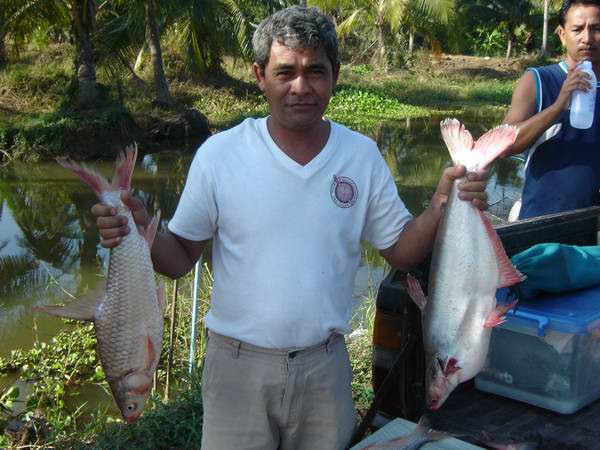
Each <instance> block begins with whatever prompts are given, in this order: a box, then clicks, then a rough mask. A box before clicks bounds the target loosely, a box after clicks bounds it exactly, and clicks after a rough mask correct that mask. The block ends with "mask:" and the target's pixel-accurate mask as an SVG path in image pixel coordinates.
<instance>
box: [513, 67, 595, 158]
mask: <svg viewBox="0 0 600 450" xmlns="http://www.w3.org/2000/svg"><path fill="white" fill-rule="evenodd" d="M586 77H587V75H586V74H584V73H583V72H581V71H579V70H577V69H571V70H569V73H568V74H567V78H566V79H565V81H564V82H563V85H562V87H561V89H560V92H559V94H558V97H557V98H556V100H555V101H554V103H553V104H552V105H550V106H549V107H547V108H545V109H543V110H542V111H540V112H539V113H537V114H536V111H537V105H536V101H535V95H536V80H535V75H534V74H533V72H531V71H528V72H526V73H525V74H524V75H523V76H522V77H521V79H520V80H519V82H518V83H517V86H516V87H515V90H514V92H513V96H512V101H511V105H510V110H509V111H508V113H507V114H506V117H505V118H504V123H506V124H510V125H515V126H517V127H518V128H519V134H518V135H517V139H516V140H515V143H514V144H513V145H512V146H511V147H510V148H509V149H508V150H507V151H506V152H505V153H504V155H503V156H505V157H506V156H510V155H515V154H517V153H521V152H522V151H523V150H525V149H526V148H528V147H530V146H531V145H533V144H534V143H535V141H537V140H538V138H539V137H540V136H541V135H542V134H543V133H544V132H545V131H546V130H547V129H548V128H549V127H550V126H551V125H552V124H553V123H554V122H555V121H556V119H557V118H558V117H559V116H560V114H561V113H562V112H563V111H566V110H567V109H569V105H570V104H571V94H572V93H573V91H574V90H577V89H581V90H588V89H590V87H591V86H590V84H589V83H588V82H587V78H586Z"/></svg>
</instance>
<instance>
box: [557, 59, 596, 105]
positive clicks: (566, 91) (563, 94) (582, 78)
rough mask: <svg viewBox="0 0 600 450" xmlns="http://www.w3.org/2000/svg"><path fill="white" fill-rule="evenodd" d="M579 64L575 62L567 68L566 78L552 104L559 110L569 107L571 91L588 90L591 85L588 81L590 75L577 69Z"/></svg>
mask: <svg viewBox="0 0 600 450" xmlns="http://www.w3.org/2000/svg"><path fill="white" fill-rule="evenodd" d="M580 65H581V63H580V64H577V65H576V66H575V67H572V68H569V73H568V74H567V78H566V79H565V81H564V82H563V85H562V87H561V88H560V92H559V93H558V97H557V98H556V100H555V101H554V104H553V106H555V107H556V108H558V109H560V110H561V111H566V110H567V109H569V106H570V105H571V96H572V95H573V91H589V90H590V89H591V88H592V85H591V84H590V82H589V78H590V76H589V75H588V74H587V73H585V72H582V71H581V70H579V67H580Z"/></svg>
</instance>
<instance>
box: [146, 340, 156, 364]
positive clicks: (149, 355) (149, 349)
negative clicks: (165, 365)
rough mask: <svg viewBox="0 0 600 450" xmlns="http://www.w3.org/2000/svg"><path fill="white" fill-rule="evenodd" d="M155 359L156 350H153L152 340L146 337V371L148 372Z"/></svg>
mask: <svg viewBox="0 0 600 450" xmlns="http://www.w3.org/2000/svg"><path fill="white" fill-rule="evenodd" d="M155 358H156V350H155V348H154V344H153V343H152V339H150V336H146V370H150V367H152V364H153V363H154V359H155Z"/></svg>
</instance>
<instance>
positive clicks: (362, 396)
mask: <svg viewBox="0 0 600 450" xmlns="http://www.w3.org/2000/svg"><path fill="white" fill-rule="evenodd" d="M371 341H372V334H371V333H366V334H363V335H359V336H356V337H353V338H352V339H350V340H349V341H348V344H347V345H348V354H349V355H350V364H351V366H352V373H353V378H352V396H353V398H354V406H355V408H356V409H357V411H359V412H361V413H364V412H365V411H366V410H367V409H368V408H369V405H370V404H371V402H372V401H373V396H374V394H373V386H372V376H371V370H372V367H371V356H372V353H373V346H372V343H371Z"/></svg>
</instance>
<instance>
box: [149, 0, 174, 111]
mask: <svg viewBox="0 0 600 450" xmlns="http://www.w3.org/2000/svg"><path fill="white" fill-rule="evenodd" d="M145 3H146V34H147V36H148V41H147V42H148V48H149V49H150V57H151V60H152V68H153V70H154V89H155V94H156V103H158V104H159V105H161V106H166V107H171V106H173V105H174V103H175V102H174V101H173V98H172V97H171V94H170V92H169V85H168V84H167V78H166V77H165V70H164V64H163V59H162V50H161V46H160V31H159V29H158V24H157V21H156V5H155V3H154V0H146V2H145Z"/></svg>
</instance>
